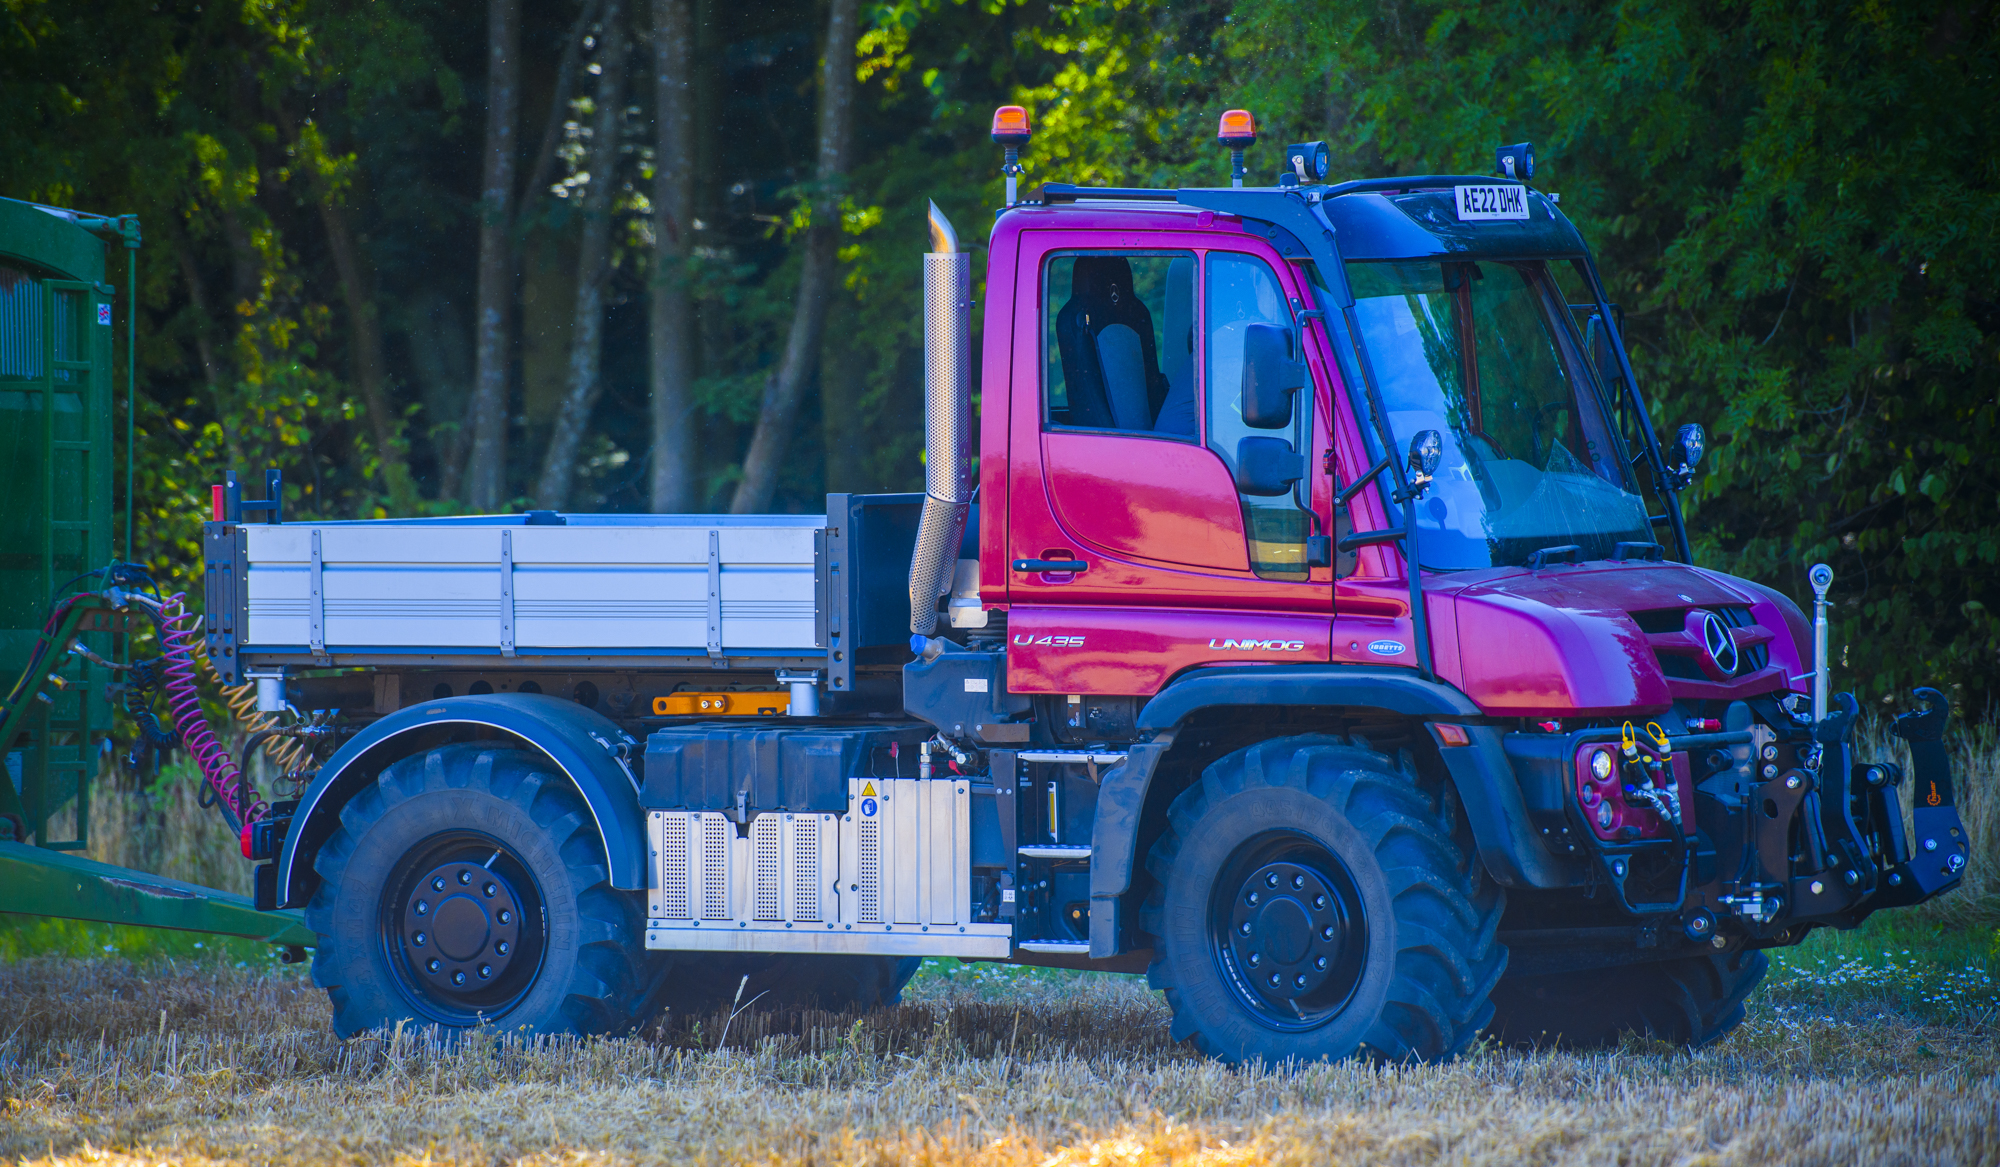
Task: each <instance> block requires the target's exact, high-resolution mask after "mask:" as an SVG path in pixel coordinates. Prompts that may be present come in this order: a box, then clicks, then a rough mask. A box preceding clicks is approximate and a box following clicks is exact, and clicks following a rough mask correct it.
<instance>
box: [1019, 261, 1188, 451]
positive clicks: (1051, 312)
mask: <svg viewBox="0 0 2000 1167" xmlns="http://www.w3.org/2000/svg"><path fill="white" fill-rule="evenodd" d="M1042 288H1043V318H1044V328H1045V331H1044V341H1045V344H1044V352H1045V354H1046V361H1047V366H1048V370H1047V375H1046V378H1045V380H1044V386H1045V390H1044V396H1043V401H1042V424H1043V426H1044V428H1049V429H1055V428H1062V429H1095V430H1115V431H1120V432H1125V433H1143V434H1150V435H1152V436H1154V437H1163V438H1177V439H1180V440H1182V441H1193V440H1194V439H1195V436H1196V426H1195V394H1194V254H1193V253H1192V252H1185V251H1117V252H1113V251H1065V252H1057V253H1055V254H1053V255H1051V256H1049V258H1048V262H1047V265H1046V267H1045V270H1044V273H1043V282H1042Z"/></svg>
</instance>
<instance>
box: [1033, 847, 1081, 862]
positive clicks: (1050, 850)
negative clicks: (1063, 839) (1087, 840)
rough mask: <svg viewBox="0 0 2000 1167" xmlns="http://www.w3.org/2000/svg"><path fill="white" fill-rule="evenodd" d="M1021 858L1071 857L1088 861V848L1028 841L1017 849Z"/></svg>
mask: <svg viewBox="0 0 2000 1167" xmlns="http://www.w3.org/2000/svg"><path fill="white" fill-rule="evenodd" d="M1018 850H1019V853H1020V855H1021V857H1022V858H1023V859H1071V860H1076V861H1079V862H1083V863H1088V862H1090V848H1089V847H1080V846H1075V845H1072V844H1069V843H1030V844H1028V845H1027V846H1025V847H1021V848H1019V849H1018Z"/></svg>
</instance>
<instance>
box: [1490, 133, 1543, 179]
mask: <svg viewBox="0 0 2000 1167" xmlns="http://www.w3.org/2000/svg"><path fill="white" fill-rule="evenodd" d="M1493 154H1494V161H1493V165H1494V167H1495V168H1496V169H1497V170H1498V171H1499V172H1500V173H1501V174H1502V175H1504V176H1505V177H1507V178H1512V179H1518V180H1519V181H1521V182H1526V181H1528V180H1529V179H1531V178H1533V177H1535V144H1534V143H1533V142H1516V143H1514V144H1513V145H1512V146H1502V147H1500V148H1499V149H1498V150H1495V151H1494V152H1493Z"/></svg>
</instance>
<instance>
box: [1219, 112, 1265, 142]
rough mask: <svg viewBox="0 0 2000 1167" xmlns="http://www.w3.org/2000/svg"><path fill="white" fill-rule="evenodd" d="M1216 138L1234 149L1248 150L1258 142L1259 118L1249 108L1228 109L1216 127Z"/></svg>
mask: <svg viewBox="0 0 2000 1167" xmlns="http://www.w3.org/2000/svg"><path fill="white" fill-rule="evenodd" d="M1215 140H1216V141H1218V142H1220V143H1222V144H1223V145H1225V146H1227V147H1229V148H1230V149H1232V150H1247V149H1249V148H1250V147H1252V146H1255V145H1256V144H1257V119H1256V117H1255V116H1253V115H1252V114H1251V113H1250V111H1249V110H1247V109H1232V110H1227V111H1225V112H1224V113H1223V115H1222V121H1221V123H1220V124H1219V125H1218V126H1217V127H1216V130H1215Z"/></svg>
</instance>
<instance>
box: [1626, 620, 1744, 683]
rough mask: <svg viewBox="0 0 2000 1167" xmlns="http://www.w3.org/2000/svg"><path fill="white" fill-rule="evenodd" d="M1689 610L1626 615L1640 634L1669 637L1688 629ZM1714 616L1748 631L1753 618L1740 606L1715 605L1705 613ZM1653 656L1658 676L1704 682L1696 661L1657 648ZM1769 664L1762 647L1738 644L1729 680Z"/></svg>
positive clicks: (1730, 625)
mask: <svg viewBox="0 0 2000 1167" xmlns="http://www.w3.org/2000/svg"><path fill="white" fill-rule="evenodd" d="M1693 610H1694V609H1692V608H1652V609H1648V610H1646V611H1643V612H1632V613H1629V614H1630V616H1631V617H1632V622H1633V623H1634V624H1637V625H1638V626H1639V631H1641V632H1647V633H1652V634H1654V635H1671V634H1673V633H1677V632H1683V631H1685V630H1686V628H1687V616H1688V613H1689V612H1690V611H1693ZM1704 610H1705V611H1709V612H1713V613H1715V614H1716V615H1717V616H1719V617H1720V618H1721V619H1722V622H1723V623H1724V624H1726V625H1728V626H1729V627H1730V628H1748V627H1750V626H1751V625H1753V624H1755V623H1756V622H1757V621H1756V618H1755V617H1753V616H1752V615H1751V614H1750V609H1749V608H1748V607H1746V606H1743V605H1740V604H1728V605H1715V606H1711V607H1708V608H1706V609H1704ZM1653 655H1654V656H1655V657H1656V658H1657V659H1658V660H1659V662H1660V672H1662V673H1664V674H1665V675H1666V676H1668V677H1671V678H1674V679H1677V680H1683V681H1706V680H1708V676H1707V674H1705V673H1703V672H1702V671H1701V664H1700V662H1699V661H1697V660H1696V659H1695V658H1693V657H1690V656H1685V655H1682V654H1680V653H1674V652H1667V651H1664V650H1662V649H1659V648H1655V649H1654V650H1653ZM1770 663H1771V649H1770V646H1768V645H1763V644H1741V643H1739V644H1738V646H1737V653H1736V671H1735V672H1734V673H1732V674H1731V675H1732V676H1738V677H1743V676H1748V675H1750V674H1751V673H1754V672H1756V671H1758V670H1759V669H1762V668H1764V667H1765V666H1767V665H1769V664H1770Z"/></svg>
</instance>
